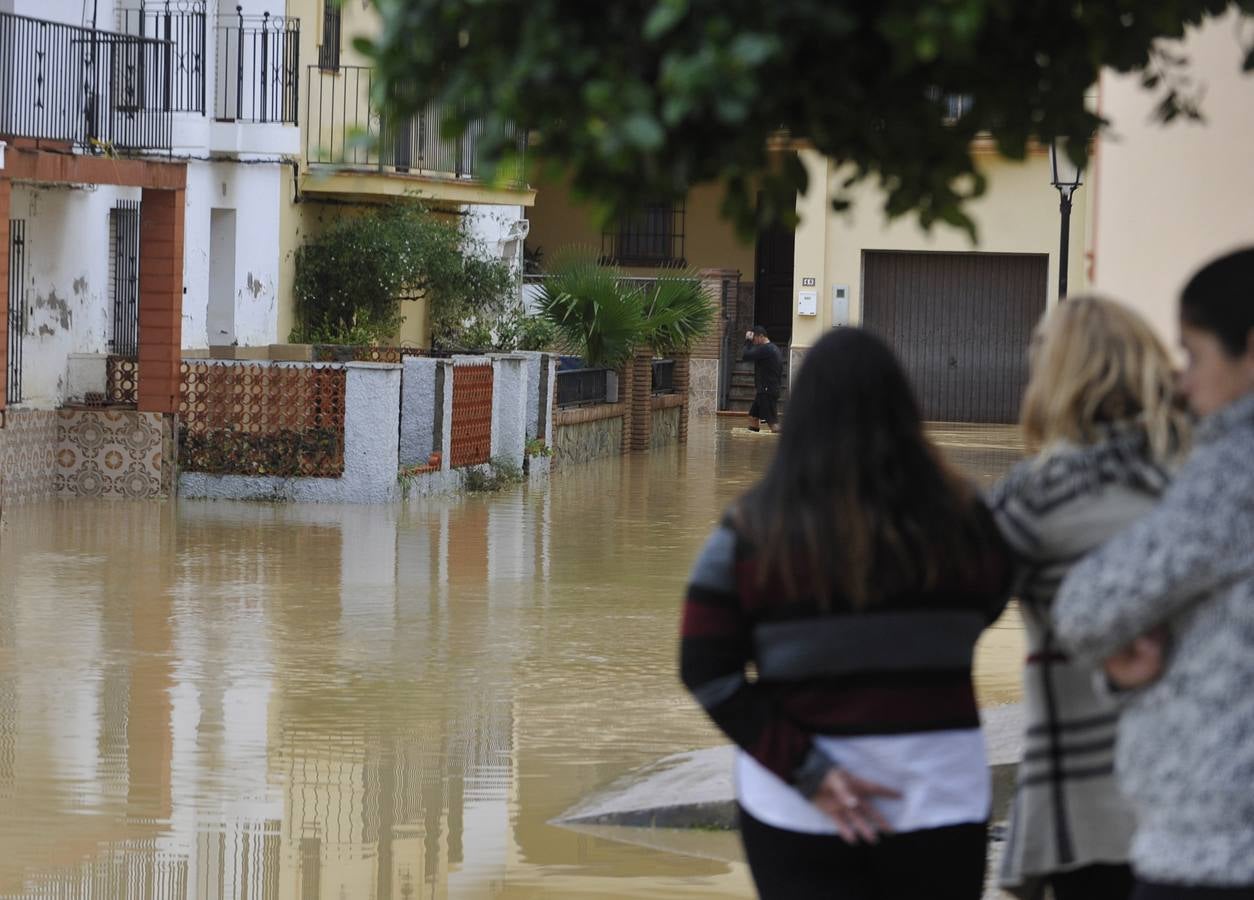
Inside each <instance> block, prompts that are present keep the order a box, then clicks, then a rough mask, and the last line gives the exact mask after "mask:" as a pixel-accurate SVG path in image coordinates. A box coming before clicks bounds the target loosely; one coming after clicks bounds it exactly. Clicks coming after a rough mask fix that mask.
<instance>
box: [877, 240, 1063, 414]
mask: <svg viewBox="0 0 1254 900" xmlns="http://www.w3.org/2000/svg"><path fill="white" fill-rule="evenodd" d="M1047 278H1048V257H1047V256H1045V255H1040V254H1031V255H1028V254H1022V255H1020V254H1004V253H893V252H884V251H873V252H872V251H868V252H866V253H865V254H863V281H862V321H863V324H864V325H865V326H866V327H867V328H868V329H870V330H872V331H874V332H876V333H877V334H879V335H881V336H883V337H884V338H886V339H887V340H888V341H889V343H891V344H892V346H893V349H894V350H895V351H896V352H897V355H898V356H899V357H900V358H901V361H902V363H903V364H904V365H905V367H906V371H908V372H909V373H910V377H911V380H912V381H913V382H914V385H915V390H916V391H917V392H918V396H919V402H920V403H921V404H922V406H923V415H924V416H925V417H926V418H927V419H928V420H930V421H933V422H1014V421H1016V420H1017V419H1018V416H1019V401H1020V398H1021V396H1022V394H1023V388H1024V385H1025V384H1026V382H1027V349H1028V341H1029V339H1030V337H1031V335H1032V329H1033V328H1034V327H1035V326H1036V323H1037V321H1038V320H1039V319H1040V317H1041V314H1042V313H1043V312H1044V311H1045V293H1046V279H1047Z"/></svg>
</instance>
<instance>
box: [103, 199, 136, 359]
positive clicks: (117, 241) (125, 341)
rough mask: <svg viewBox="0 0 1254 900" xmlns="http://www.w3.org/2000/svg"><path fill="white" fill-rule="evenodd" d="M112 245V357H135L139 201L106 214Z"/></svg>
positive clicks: (119, 205)
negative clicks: (107, 215)
mask: <svg viewBox="0 0 1254 900" xmlns="http://www.w3.org/2000/svg"><path fill="white" fill-rule="evenodd" d="M109 237H110V240H111V242H112V244H113V338H112V340H110V341H109V349H110V351H111V352H112V353H113V354H114V355H115V356H132V357H133V356H137V355H138V354H139V201H138V200H123V201H121V202H119V203H118V205H117V206H115V207H114V208H113V209H112V210H110V211H109Z"/></svg>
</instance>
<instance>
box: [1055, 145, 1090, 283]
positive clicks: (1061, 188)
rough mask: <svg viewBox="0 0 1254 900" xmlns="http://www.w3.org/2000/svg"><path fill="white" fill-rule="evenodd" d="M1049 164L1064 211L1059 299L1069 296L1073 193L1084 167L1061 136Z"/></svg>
mask: <svg viewBox="0 0 1254 900" xmlns="http://www.w3.org/2000/svg"><path fill="white" fill-rule="evenodd" d="M1049 165H1050V171H1051V175H1052V182H1051V183H1052V184H1053V185H1054V187H1056V188H1058V196H1059V198H1060V202H1059V204H1058V209H1059V212H1061V213H1062V236H1061V238H1060V239H1059V246H1058V299H1059V300H1062V299H1063V298H1065V297H1066V296H1067V252H1068V250H1069V249H1070V245H1071V195H1072V194H1074V193H1075V192H1076V191H1077V190H1079V189H1080V185H1082V184H1083V183H1084V181H1083V176H1084V169H1083V167H1082V166H1078V165H1076V164H1075V163H1074V162H1072V161H1071V157H1070V156H1068V155H1067V140H1066V138H1059V139H1057V140H1056V141H1054V143H1053V144H1051V145H1050V148H1049Z"/></svg>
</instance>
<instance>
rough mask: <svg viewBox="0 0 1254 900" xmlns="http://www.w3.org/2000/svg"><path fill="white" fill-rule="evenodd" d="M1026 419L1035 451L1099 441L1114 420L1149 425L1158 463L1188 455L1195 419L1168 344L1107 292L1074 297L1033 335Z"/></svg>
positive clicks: (1025, 437)
mask: <svg viewBox="0 0 1254 900" xmlns="http://www.w3.org/2000/svg"><path fill="white" fill-rule="evenodd" d="M1031 370H1032V372H1031V377H1030V379H1029V381H1028V387H1027V391H1026V392H1025V393H1024V395H1023V412H1022V416H1021V417H1020V425H1021V427H1022V429H1023V440H1024V443H1025V444H1026V445H1027V449H1028V450H1029V451H1030V452H1032V453H1038V452H1040V451H1041V450H1045V449H1048V448H1049V447H1050V446H1051V445H1054V444H1057V443H1059V442H1062V441H1069V442H1072V443H1076V444H1092V443H1096V442H1097V441H1098V440H1100V439H1101V438H1102V437H1103V434H1104V432H1105V431H1106V429H1107V428H1109V426H1114V425H1121V424H1132V423H1135V424H1136V425H1138V426H1140V427H1141V428H1143V429H1144V431H1145V433H1146V436H1147V438H1148V440H1149V448H1150V453H1151V455H1152V457H1153V459H1154V460H1155V461H1156V462H1167V461H1169V460H1172V459H1174V458H1175V457H1177V456H1179V455H1180V454H1182V453H1183V452H1184V451H1185V449H1186V444H1187V440H1188V421H1187V419H1186V418H1185V415H1184V413H1183V412H1182V411H1181V410H1180V409H1179V408H1178V407H1177V405H1176V404H1175V402H1174V400H1175V372H1174V371H1173V369H1172V365H1171V357H1170V356H1169V355H1168V353H1167V348H1166V347H1164V346H1163V343H1162V341H1160V340H1159V339H1158V335H1156V334H1155V333H1154V330H1153V329H1152V328H1151V327H1150V326H1149V324H1148V323H1147V322H1146V321H1145V320H1144V319H1143V318H1141V316H1140V315H1138V314H1137V313H1136V312H1134V311H1132V310H1131V309H1129V308H1128V307H1126V306H1123V305H1122V304H1119V303H1115V302H1114V301H1113V300H1106V299H1104V298H1101V297H1068V298H1067V299H1066V300H1064V301H1062V302H1061V303H1059V304H1058V306H1056V307H1055V308H1054V309H1053V310H1052V311H1050V312H1049V313H1048V314H1047V315H1046V316H1045V317H1044V318H1043V319H1042V320H1041V324H1040V325H1039V326H1038V328H1037V331H1036V334H1035V335H1034V337H1033V341H1032V351H1031Z"/></svg>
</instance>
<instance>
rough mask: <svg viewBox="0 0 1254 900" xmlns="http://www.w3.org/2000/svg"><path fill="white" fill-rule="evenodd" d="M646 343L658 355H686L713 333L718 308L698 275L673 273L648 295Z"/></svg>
mask: <svg viewBox="0 0 1254 900" xmlns="http://www.w3.org/2000/svg"><path fill="white" fill-rule="evenodd" d="M643 299H644V309H645V313H644V317H645V324H646V329H645V340H646V342H647V343H648V344H649V345H650V346H651V347H652V348H653V350H654V351H655V352H656V353H660V354H662V355H663V356H667V355H669V354H672V353H683V352H685V351H687V350H689V349H690V348H691V347H692V345H693V343H694V342H696V341H699V340H700V339H701V338H703V337H705V335H706V334H708V333H709V331H710V328H712V327H713V325H714V307H713V306H711V305H710V298H709V297H707V296H706V294H705V291H704V290H703V289H702V287H701V282H700V280H699V279H698V278H697V273H696V272H691V271H689V272H680V273H669V274H666V275H663V276H661V277H659V278H658V280H657V281H656V282H654V283H653V284H652V285H651V286H649V287H648V288H646V289H645V292H644V298H643Z"/></svg>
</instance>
